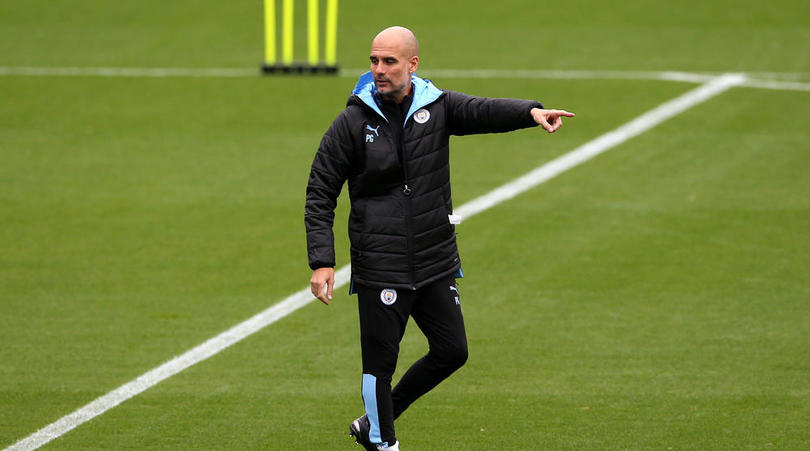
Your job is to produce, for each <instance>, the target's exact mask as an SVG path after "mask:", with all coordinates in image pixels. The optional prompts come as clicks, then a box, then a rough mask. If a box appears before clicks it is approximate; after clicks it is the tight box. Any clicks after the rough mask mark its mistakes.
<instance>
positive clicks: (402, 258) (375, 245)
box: [304, 73, 542, 289]
mask: <svg viewBox="0 0 810 451" xmlns="http://www.w3.org/2000/svg"><path fill="white" fill-rule="evenodd" d="M412 82H413V89H414V91H413V101H412V103H411V108H410V110H409V111H408V113H407V114H406V115H405V124H404V128H403V130H402V138H401V142H399V143H396V142H393V139H392V136H395V135H394V134H393V133H392V132H391V128H390V126H389V124H388V122H387V119H386V118H385V116H384V115H383V113H382V112H381V111H380V108H379V106H378V105H377V104H376V102H375V101H374V93H375V88H374V83H373V79H372V77H371V74H370V73H366V74H364V75H363V76H362V77H361V78H360V80H359V81H358V83H357V87H356V88H355V89H354V91H353V92H352V96H351V97H350V98H349V101H348V103H347V106H346V109H345V110H344V111H343V112H341V113H340V115H338V117H337V118H336V119H335V121H334V122H333V123H332V126H331V127H329V130H327V132H326V134H324V136H323V140H322V141H321V144H320V147H319V148H318V152H317V153H316V154H315V160H314V161H313V162H312V171H311V173H310V176H309V184H308V185H307V201H306V211H305V216H304V219H305V223H306V228H307V248H308V253H309V266H310V267H311V268H312V269H317V268H323V267H333V266H334V265H335V251H334V236H333V232H332V224H333V221H334V209H335V206H336V205H337V197H338V194H340V190H341V188H342V186H343V183H344V182H345V181H346V180H348V182H349V196H350V198H351V213H350V215H349V239H350V241H351V258H352V279H353V280H354V281H355V282H357V283H360V284H365V285H372V286H385V287H389V288H410V289H416V288H419V287H421V286H423V285H426V284H428V283H430V282H433V281H434V280H436V279H438V278H440V277H444V276H446V275H448V274H451V273H453V272H455V271H457V270H458V269H459V268H460V261H459V256H458V249H457V248H456V236H455V230H454V226H453V225H452V224H450V222H449V220H448V215H450V214H452V212H453V207H452V200H451V197H450V166H449V147H448V144H449V140H450V135H468V134H473V133H496V132H507V131H511V130H516V129H519V128H526V127H531V126H534V125H536V124H535V122H534V120H533V119H532V117H531V114H530V113H529V111H530V110H531V109H532V108H534V107H537V108H542V105H541V104H540V103H539V102H536V101H530V100H518V99H486V98H478V97H472V96H468V95H465V94H461V93H458V92H453V91H441V90H439V89H438V88H436V87H435V86H433V84H432V83H431V82H430V81H429V80H423V79H421V78H418V77H416V76H414V77H412ZM398 149H400V150H401V157H400V156H399V152H398V151H397V150H398ZM400 158H401V160H402V161H400Z"/></svg>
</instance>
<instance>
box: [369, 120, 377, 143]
mask: <svg viewBox="0 0 810 451" xmlns="http://www.w3.org/2000/svg"><path fill="white" fill-rule="evenodd" d="M366 130H369V131H372V132H374V134H373V135H372V134H371V133H366V142H367V143H373V142H374V137H376V136H380V132H379V130H380V126H379V125H378V126H377V127H375V128H371V126H370V125H368V124H366Z"/></svg>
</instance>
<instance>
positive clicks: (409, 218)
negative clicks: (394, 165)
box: [397, 117, 416, 290]
mask: <svg viewBox="0 0 810 451" xmlns="http://www.w3.org/2000/svg"><path fill="white" fill-rule="evenodd" d="M407 122H408V118H407V117H406V118H405V123H403V124H402V133H400V134H399V148H400V150H401V151H400V152H397V155H398V156H400V161H399V165H400V166H401V167H402V178H403V180H404V182H403V185H404V186H403V188H402V194H403V195H405V205H406V208H405V210H406V211H405V234H406V239H407V241H408V277H409V279H410V285H411V290H416V285H414V280H416V274H415V270H414V266H413V260H414V255H413V234H412V232H411V231H412V229H413V202H412V200H411V194H412V193H413V187H412V186H411V185H410V179H409V178H408V164H407V158H406V157H405V124H406V123H407Z"/></svg>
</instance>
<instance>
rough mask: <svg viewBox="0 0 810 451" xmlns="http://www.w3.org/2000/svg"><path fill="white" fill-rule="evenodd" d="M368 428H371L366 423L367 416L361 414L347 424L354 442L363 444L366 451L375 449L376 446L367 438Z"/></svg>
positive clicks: (375, 450) (374, 450)
mask: <svg viewBox="0 0 810 451" xmlns="http://www.w3.org/2000/svg"><path fill="white" fill-rule="evenodd" d="M369 429H371V426H370V425H369V423H368V417H367V416H366V415H363V416H362V417H360V418H358V419H356V420H354V421H352V424H350V425H349V435H350V436H352V437H354V441H355V443H357V444H358V445H361V446H363V448H365V449H366V451H377V446H376V445H375V444H373V443H371V441H370V440H369V438H368V431H369Z"/></svg>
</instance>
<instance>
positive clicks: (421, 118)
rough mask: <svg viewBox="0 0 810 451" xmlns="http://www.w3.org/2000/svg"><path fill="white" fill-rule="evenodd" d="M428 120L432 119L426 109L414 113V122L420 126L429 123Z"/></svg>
mask: <svg viewBox="0 0 810 451" xmlns="http://www.w3.org/2000/svg"><path fill="white" fill-rule="evenodd" d="M428 119H430V112H429V111H428V110H426V109H424V108H422V109H421V110H419V111H417V112H416V113H413V120H415V121H416V122H418V123H420V124H424V123H425V122H427V121H428Z"/></svg>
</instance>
